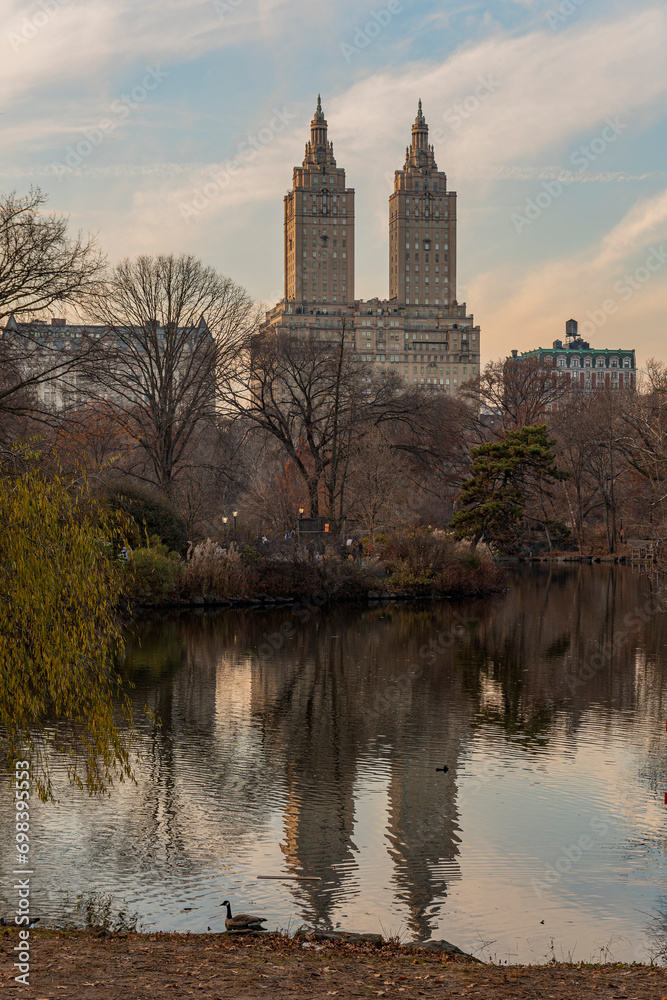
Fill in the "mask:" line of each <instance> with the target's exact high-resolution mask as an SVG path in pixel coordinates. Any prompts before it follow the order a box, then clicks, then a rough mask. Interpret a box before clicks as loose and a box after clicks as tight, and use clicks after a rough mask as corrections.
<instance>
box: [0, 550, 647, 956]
mask: <svg viewBox="0 0 667 1000" xmlns="http://www.w3.org/2000/svg"><path fill="white" fill-rule="evenodd" d="M508 586H509V589H508V591H507V593H505V594H502V595H499V596H497V597H494V598H490V599H487V600H484V601H475V602H466V603H461V604H453V603H452V602H430V603H428V604H427V605H399V606H395V605H394V606H375V607H356V606H339V607H336V608H333V609H326V608H325V609H320V610H318V609H316V608H315V609H313V610H311V611H308V612H301V613H300V614H298V615H295V614H294V613H293V610H292V609H290V608H286V607H283V608H276V609H273V610H260V611H218V612H213V611H202V613H200V614H196V613H192V612H188V613H179V612H168V613H167V612H165V613H161V614H154V615H151V616H149V617H146V618H144V619H143V620H141V621H140V622H138V623H137V624H136V625H135V636H134V637H133V638H132V639H131V641H130V643H129V646H128V652H127V662H128V669H129V670H130V672H131V675H132V678H133V680H134V683H135V685H136V687H135V691H134V701H135V706H136V709H137V711H138V712H139V711H140V709H141V708H142V707H143V705H144V704H148V705H149V706H150V707H151V708H152V709H154V710H155V712H156V713H157V714H158V715H159V716H160V718H161V720H162V723H163V726H162V730H161V731H160V732H158V733H153V732H150V731H149V730H148V729H147V728H144V729H142V731H141V743H140V748H139V759H138V762H137V765H136V776H137V784H136V785H127V784H126V785H122V786H120V787H117V788H114V789H113V791H112V794H111V796H110V797H109V798H106V799H101V800H93V801H91V800H89V799H88V798H87V797H86V796H84V795H82V794H80V793H78V792H77V791H75V790H73V789H68V788H67V787H66V786H65V785H61V787H60V793H59V794H60V804H59V805H56V806H54V805H41V804H37V805H34V808H33V816H32V840H33V855H32V860H33V868H34V871H35V875H34V876H33V886H34V888H35V890H36V891H35V896H34V907H33V913H37V912H41V914H42V917H43V919H47V918H48V919H49V920H51V921H53V922H58V921H60V922H62V921H63V920H65V919H67V918H68V915H69V916H70V917H71V915H72V913H73V904H74V901H75V898H76V897H77V895H81V894H82V895H83V896H84V897H89V896H90V895H91V894H96V893H110V894H111V895H112V896H113V905H114V908H119V907H120V906H121V905H122V904H126V905H127V906H128V907H129V909H130V910H134V911H137V912H138V913H139V916H140V920H141V922H142V924H143V925H144V926H145V927H146V928H154V929H161V930H179V931H186V930H190V931H206V929H207V928H212V929H213V930H219V929H221V928H224V923H223V917H224V910H222V909H220V907H219V903H220V902H221V901H222V900H223V899H226V898H229V899H230V900H231V901H232V905H233V908H234V909H236V910H248V909H250V910H252V911H255V912H259V913H262V914H265V915H266V916H267V917H268V921H267V926H269V927H270V928H282V929H291V930H294V929H295V928H296V927H297V926H299V925H301V924H304V923H305V924H308V925H311V926H319V927H322V928H336V927H342V928H344V929H346V930H356V931H380V932H384V933H385V934H389V933H393V934H399V935H400V936H401V937H402V938H403V939H404V940H424V939H429V938H446V939H447V940H449V941H452V942H454V943H456V944H457V945H458V946H459V947H461V948H463V949H464V950H466V951H470V952H473V953H475V954H476V955H478V956H480V957H482V958H484V959H487V960H489V959H491V960H496V961H505V960H509V961H522V962H544V961H547V960H549V959H550V958H552V957H554V956H555V957H556V958H558V959H567V958H569V957H572V958H574V959H575V960H600V959H602V960H605V959H615V960H630V961H632V960H640V961H643V960H646V959H647V958H648V957H649V956H650V955H653V954H655V953H656V951H657V949H659V948H660V947H661V946H664V943H665V940H666V939H665V938H664V937H662V936H661V934H660V931H658V932H657V937H656V926H657V925H659V924H660V923H661V921H662V923H663V925H664V926H665V927H666V928H667V806H666V805H665V792H666V791H667V732H666V720H667V615H665V614H664V613H663V612H662V611H661V610H659V605H660V586H659V581H656V579H655V578H653V577H650V576H648V575H646V574H643V573H640V572H639V571H637V570H634V569H631V568H629V567H605V566H582V567H579V566H576V567H564V566H561V565H552V566H535V567H532V566H529V567H517V568H516V569H511V570H510V571H509V573H508ZM656 608H657V609H658V610H656ZM281 627H282V631H281ZM139 640H140V641H139ZM272 644H273V646H275V647H278V648H275V649H273V648H272ZM445 764H446V765H447V766H448V768H449V771H448V772H447V773H442V772H437V771H436V768H437V767H442V766H443V765H445ZM54 767H55V769H56V771H57V772H58V773H59V774H61V775H62V773H63V772H62V765H61V763H60V762H58V761H55V762H54ZM9 805H10V799H9V795H8V794H7V793H6V790H5V792H3V800H2V803H1V806H0V807H1V812H2V824H3V827H4V828H5V829H8V828H9V821H10V820H9V817H10V813H9ZM8 845H9V840H8V838H6V842H5V843H4V844H3V845H2V847H1V848H0V863H1V864H2V866H3V872H4V875H3V887H2V893H1V894H0V897H1V898H0V903H1V904H2V906H3V909H4V911H5V912H6V911H9V910H13V908H14V905H15V902H14V900H13V893H12V890H11V888H9V887H10V886H11V881H9V882H8V878H9V875H8V874H7V873H8V872H9V871H11V869H12V868H13V863H12V858H11V854H10V851H9V846H8ZM259 875H301V876H310V877H311V878H313V877H317V879H319V881H315V880H312V881H305V880H303V879H301V880H297V879H293V880H288V879H284V880H282V881H280V880H261V879H258V877H257V876H259ZM4 876H7V877H4Z"/></svg>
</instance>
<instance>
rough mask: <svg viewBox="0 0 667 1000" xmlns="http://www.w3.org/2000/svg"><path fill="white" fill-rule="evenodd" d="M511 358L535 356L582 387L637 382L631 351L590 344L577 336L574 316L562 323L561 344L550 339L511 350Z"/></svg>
mask: <svg viewBox="0 0 667 1000" xmlns="http://www.w3.org/2000/svg"><path fill="white" fill-rule="evenodd" d="M512 356H513V357H515V358H516V357H520V358H539V359H540V361H542V362H543V363H544V366H545V367H547V368H555V369H556V371H557V372H558V373H559V374H560V375H562V376H563V378H567V379H568V380H569V381H570V382H574V383H578V384H579V385H580V386H581V388H582V389H601V388H602V387H603V386H608V387H610V388H612V389H627V388H631V389H634V388H635V386H636V384H637V369H636V359H635V352H634V351H633V350H628V349H627V348H621V347H619V348H609V347H591V345H590V344H589V343H588V342H587V341H585V340H582V339H581V337H580V336H579V325H578V323H577V321H576V319H569V320H568V321H567V323H566V324H565V343H564V344H563V341H562V340H554V342H553V344H552V345H551V347H537V348H536V349H535V350H533V351H524V353H523V354H519V352H518V351H512Z"/></svg>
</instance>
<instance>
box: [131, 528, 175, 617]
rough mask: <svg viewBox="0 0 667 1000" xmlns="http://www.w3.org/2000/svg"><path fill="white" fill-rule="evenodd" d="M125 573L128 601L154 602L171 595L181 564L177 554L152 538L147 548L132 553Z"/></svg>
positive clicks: (173, 592)
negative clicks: (127, 585)
mask: <svg viewBox="0 0 667 1000" xmlns="http://www.w3.org/2000/svg"><path fill="white" fill-rule="evenodd" d="M127 570H128V574H129V596H130V598H131V599H133V600H135V601H139V602H140V603H142V604H143V603H145V602H147V603H154V602H160V601H163V600H165V599H166V598H168V597H171V596H173V595H174V594H175V592H176V589H177V587H176V581H177V580H178V577H179V575H180V573H181V561H180V558H179V555H178V553H177V552H170V551H169V550H168V548H167V546H166V545H162V544H161V543H159V542H157V539H156V538H155V536H154V537H153V538H152V539H151V542H150V544H149V545H148V546H147V547H145V548H142V549H135V550H134V551H133V552H132V554H131V556H130V558H129V560H128V563H127Z"/></svg>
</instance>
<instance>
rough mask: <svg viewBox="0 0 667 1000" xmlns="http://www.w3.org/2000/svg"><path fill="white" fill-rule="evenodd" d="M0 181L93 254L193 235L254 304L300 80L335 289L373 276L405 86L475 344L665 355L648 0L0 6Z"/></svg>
mask: <svg viewBox="0 0 667 1000" xmlns="http://www.w3.org/2000/svg"><path fill="white" fill-rule="evenodd" d="M2 21H3V26H2V37H1V39H0V55H1V58H0V95H1V96H0V112H1V114H0V119H1V120H0V191H3V192H7V191H11V190H16V191H17V192H19V193H21V194H23V193H25V192H27V191H28V189H29V188H30V186H31V185H38V186H39V187H41V188H42V190H44V191H45V192H47V193H48V195H49V202H48V204H49V207H50V208H51V209H52V210H54V211H56V212H59V213H63V214H66V215H68V216H69V217H70V220H71V225H72V227H73V229H81V230H83V231H84V232H95V233H97V234H98V235H99V240H100V243H101V245H102V247H103V248H104V249H105V251H106V252H107V253H108V255H109V258H110V260H111V261H112V262H115V261H117V260H119V259H121V258H123V257H126V256H130V257H131V256H134V255H136V254H139V253H150V254H155V253H165V252H166V253H176V254H178V253H182V252H188V253H194V254H196V255H197V256H198V257H201V258H202V259H203V260H204V261H205V262H206V263H208V264H212V265H213V266H215V267H216V268H217V269H219V270H220V271H222V272H223V273H225V274H228V275H229V276H230V277H232V278H233V279H234V280H235V281H237V282H238V283H240V284H241V285H243V286H244V287H245V288H247V290H248V291H249V292H250V293H251V294H252V295H253V296H254V297H255V298H257V299H260V300H262V301H264V302H266V303H267V305H270V304H273V303H274V302H275V301H277V300H278V299H280V298H281V297H282V289H283V245H282V240H283V204H282V200H283V196H284V194H285V193H286V191H287V190H288V189H289V188H290V187H291V183H292V169H293V167H294V166H295V165H297V164H300V163H301V161H302V159H303V155H304V144H305V142H306V141H307V139H308V138H309V126H310V120H311V118H312V116H313V113H314V110H315V104H316V101H317V94H318V93H321V95H322V104H323V108H324V112H325V115H326V118H327V120H328V123H329V138H330V139H331V140H332V141H333V143H334V154H335V156H336V160H337V164H338V166H339V167H344V168H345V170H346V174H347V184H348V186H350V187H354V188H355V189H356V295H357V297H361V298H371V297H373V296H379V297H386V296H387V294H388V197H389V194H390V192H391V190H392V183H393V172H394V170H396V169H400V168H401V167H402V165H403V160H404V157H405V147H406V145H407V144H408V143H409V141H410V128H411V125H412V122H413V121H414V118H415V114H416V108H417V101H418V99H419V98H421V99H422V102H423V108H424V114H425V117H426V120H427V122H428V124H429V126H430V129H431V133H430V139H431V142H432V143H433V145H434V146H435V156H436V162H437V164H438V167H439V169H440V170H445V171H446V173H447V178H448V186H449V188H450V190H454V191H456V192H457V193H458V216H459V259H458V275H459V289H458V299H459V302H462V301H465V302H466V303H467V306H468V309H469V311H471V312H472V313H473V315H474V317H475V321H476V323H478V324H479V325H480V327H481V344H482V356H483V360H485V361H488V360H491V359H495V358H497V357H500V356H506V355H507V354H508V353H509V352H510V350H511V349H512V348H516V349H518V350H520V351H521V350H529V349H532V348H534V347H537V346H548V345H550V344H551V343H552V341H553V340H554V339H556V338H557V337H562V336H563V335H564V332H565V321H566V320H567V319H569V318H571V317H572V318H575V319H578V320H579V323H580V330H582V331H583V333H584V334H585V335H586V337H587V339H588V340H589V341H590V342H591V345H592V346H594V347H599V348H603V347H610V348H628V347H634V348H636V350H637V358H638V363H639V365H640V366H642V365H643V364H645V362H646V360H647V359H648V358H649V357H658V358H663V359H666V360H667V349H666V347H667V345H666V344H665V334H664V331H665V321H664V313H665V309H664V303H665V301H666V300H667V294H666V293H667V159H666V157H665V151H666V146H667V142H666V139H667V130H666V118H665V109H666V108H667V101H666V97H667V66H666V58H667V57H666V55H665V53H667V6H666V5H665V4H664V3H660V2H645V0H635V2H634V3H633V4H628V3H627V2H624V3H621V2H617V0H490V2H487V3H486V4H479V3H476V2H474V0H473V2H468V3H466V2H461V3H449V2H438V3H436V2H430V0H388V2H385V0H377V2H375V3H367V2H365V0H355V2H352V0H336V2H335V3H332V2H329V3H324V2H322V0H205V2H202V0H160V2H159V3H158V2H157V0H140V2H137V0H36V2H32V0H4V2H3V19H2Z"/></svg>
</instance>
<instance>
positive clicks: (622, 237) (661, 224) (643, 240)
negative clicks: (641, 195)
mask: <svg viewBox="0 0 667 1000" xmlns="http://www.w3.org/2000/svg"><path fill="white" fill-rule="evenodd" d="M666 227H667V189H665V190H664V191H661V192H660V193H659V194H657V195H654V197H652V198H647V199H644V200H642V201H640V202H638V203H637V204H636V205H635V206H634V207H633V208H632V209H631V211H630V212H628V213H627V215H626V216H625V217H624V218H623V219H621V221H620V222H619V223H618V225H616V226H614V228H613V229H612V230H611V232H610V233H608V234H607V236H605V238H604V239H603V241H602V249H601V251H600V253H599V254H598V256H597V258H596V261H595V263H596V266H597V267H599V268H603V267H609V266H610V265H612V264H614V263H616V262H617V261H619V260H623V259H625V258H627V257H629V256H631V255H632V254H633V253H634V252H635V251H637V250H638V249H641V248H643V247H645V246H647V244H649V243H651V242H652V241H653V240H662V239H664V238H665V235H666V233H667V228H666Z"/></svg>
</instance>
